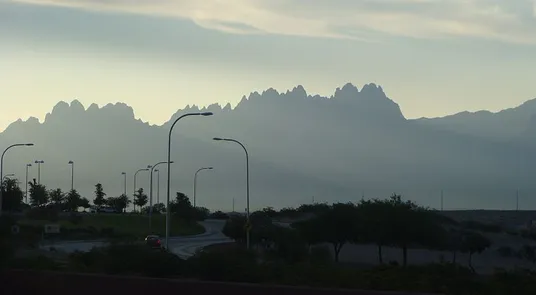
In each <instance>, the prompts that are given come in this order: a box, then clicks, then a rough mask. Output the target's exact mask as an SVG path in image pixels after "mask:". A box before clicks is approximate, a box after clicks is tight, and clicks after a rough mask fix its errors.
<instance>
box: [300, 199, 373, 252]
mask: <svg viewBox="0 0 536 295" xmlns="http://www.w3.org/2000/svg"><path fill="white" fill-rule="evenodd" d="M293 226H294V227H295V228H297V229H298V230H299V231H300V233H301V235H302V237H303V238H304V239H305V240H306V241H307V242H308V243H309V245H314V244H317V243H321V242H326V243H330V244H331V245H332V246H333V251H334V253H335V261H336V262H338V261H339V254H340V252H341V250H342V247H343V246H344V245H345V244H347V243H357V242H360V241H362V240H364V237H365V235H364V233H365V231H364V225H363V224H362V222H361V219H360V216H359V212H358V210H357V207H356V206H355V205H354V204H352V203H348V204H342V203H341V204H333V205H332V206H331V208H330V209H329V210H328V211H326V212H325V213H323V214H321V215H319V216H317V217H314V218H313V219H310V220H307V221H303V222H299V223H296V224H295V225H293Z"/></svg>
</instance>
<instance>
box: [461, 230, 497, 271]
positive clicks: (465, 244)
mask: <svg viewBox="0 0 536 295" xmlns="http://www.w3.org/2000/svg"><path fill="white" fill-rule="evenodd" d="M490 246H491V241H490V240H489V239H488V238H486V237H485V236H483V235H482V234H480V233H477V232H471V231H467V232H465V233H464V235H463V240H462V244H461V249H460V250H461V252H463V253H469V261H468V264H469V268H471V270H472V271H473V272H475V269H474V268H473V264H472V260H473V254H475V253H478V254H480V253H482V252H484V250H486V249H487V248H489V247H490Z"/></svg>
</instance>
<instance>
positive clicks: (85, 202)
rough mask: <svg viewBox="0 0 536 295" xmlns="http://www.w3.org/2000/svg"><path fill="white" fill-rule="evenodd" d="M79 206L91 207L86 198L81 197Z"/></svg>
mask: <svg viewBox="0 0 536 295" xmlns="http://www.w3.org/2000/svg"><path fill="white" fill-rule="evenodd" d="M80 207H82V208H84V209H88V208H90V207H91V204H90V203H89V200H88V199H87V198H82V199H80Z"/></svg>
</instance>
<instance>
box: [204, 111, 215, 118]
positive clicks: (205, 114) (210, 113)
mask: <svg viewBox="0 0 536 295" xmlns="http://www.w3.org/2000/svg"><path fill="white" fill-rule="evenodd" d="M212 115H214V113H212V112H204V113H201V116H205V117H206V116H212Z"/></svg>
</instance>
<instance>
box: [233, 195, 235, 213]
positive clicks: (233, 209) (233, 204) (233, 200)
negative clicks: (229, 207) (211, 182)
mask: <svg viewBox="0 0 536 295" xmlns="http://www.w3.org/2000/svg"><path fill="white" fill-rule="evenodd" d="M234 212H235V209H234V198H233V213H234Z"/></svg>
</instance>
